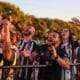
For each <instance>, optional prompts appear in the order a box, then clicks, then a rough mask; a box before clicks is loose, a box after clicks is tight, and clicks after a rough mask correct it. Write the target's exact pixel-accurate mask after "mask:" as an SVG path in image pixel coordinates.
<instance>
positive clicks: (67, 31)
mask: <svg viewBox="0 0 80 80" xmlns="http://www.w3.org/2000/svg"><path fill="white" fill-rule="evenodd" d="M68 31H69V30H67V29H66V30H62V31H61V32H68Z"/></svg>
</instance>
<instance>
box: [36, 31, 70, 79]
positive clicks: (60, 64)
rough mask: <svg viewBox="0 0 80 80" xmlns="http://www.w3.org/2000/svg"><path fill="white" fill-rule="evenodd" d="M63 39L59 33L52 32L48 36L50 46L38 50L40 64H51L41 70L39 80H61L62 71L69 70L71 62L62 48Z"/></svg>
mask: <svg viewBox="0 0 80 80" xmlns="http://www.w3.org/2000/svg"><path fill="white" fill-rule="evenodd" d="M60 44H61V38H60V35H59V33H58V32H57V31H52V32H51V33H50V34H49V36H48V44H45V45H42V46H40V47H39V48H38V50H37V53H38V55H39V58H40V60H39V62H40V64H41V65H43V64H47V65H49V64H51V66H48V67H46V68H40V69H39V74H38V79H39V80H61V70H62V68H64V69H69V68H70V66H69V60H68V58H67V55H66V53H65V52H64V51H63V50H62V49H61V48H60Z"/></svg>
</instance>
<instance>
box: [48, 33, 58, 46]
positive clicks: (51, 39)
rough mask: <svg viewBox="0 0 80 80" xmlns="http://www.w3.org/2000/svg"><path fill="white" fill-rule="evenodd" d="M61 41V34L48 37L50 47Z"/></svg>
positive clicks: (52, 34) (51, 34)
mask: <svg viewBox="0 0 80 80" xmlns="http://www.w3.org/2000/svg"><path fill="white" fill-rule="evenodd" d="M59 40H60V38H59V34H58V33H56V32H51V33H50V34H49V36H48V44H49V45H52V44H53V45H54V44H56V43H57V42H58V41H59Z"/></svg>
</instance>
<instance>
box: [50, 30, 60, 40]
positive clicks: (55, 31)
mask: <svg viewBox="0 0 80 80" xmlns="http://www.w3.org/2000/svg"><path fill="white" fill-rule="evenodd" d="M51 32H55V33H57V34H58V35H59V38H60V39H61V34H60V33H59V32H58V31H57V30H52V31H51Z"/></svg>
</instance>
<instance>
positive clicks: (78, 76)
mask: <svg viewBox="0 0 80 80" xmlns="http://www.w3.org/2000/svg"><path fill="white" fill-rule="evenodd" d="M12 22H13V18H12V16H11V15H9V16H8V18H6V19H2V17H1V16H0V66H15V65H16V66H17V65H18V66H27V65H39V64H40V65H47V66H46V67H45V68H35V75H34V73H33V70H34V68H20V69H12V68H10V69H0V80H34V77H35V80H80V73H79V72H80V67H79V66H70V64H71V63H79V62H80V39H77V38H76V36H75V34H72V33H71V31H70V29H69V28H67V27H66V28H64V29H62V30H61V32H58V31H56V30H52V31H50V32H49V33H47V34H45V36H44V39H43V40H44V42H43V43H42V44H37V42H36V40H33V37H34V35H35V32H36V29H35V27H34V25H27V26H26V27H25V28H24V30H23V36H20V37H19V38H18V35H17V29H16V27H15V26H14V25H13V24H12Z"/></svg>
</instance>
